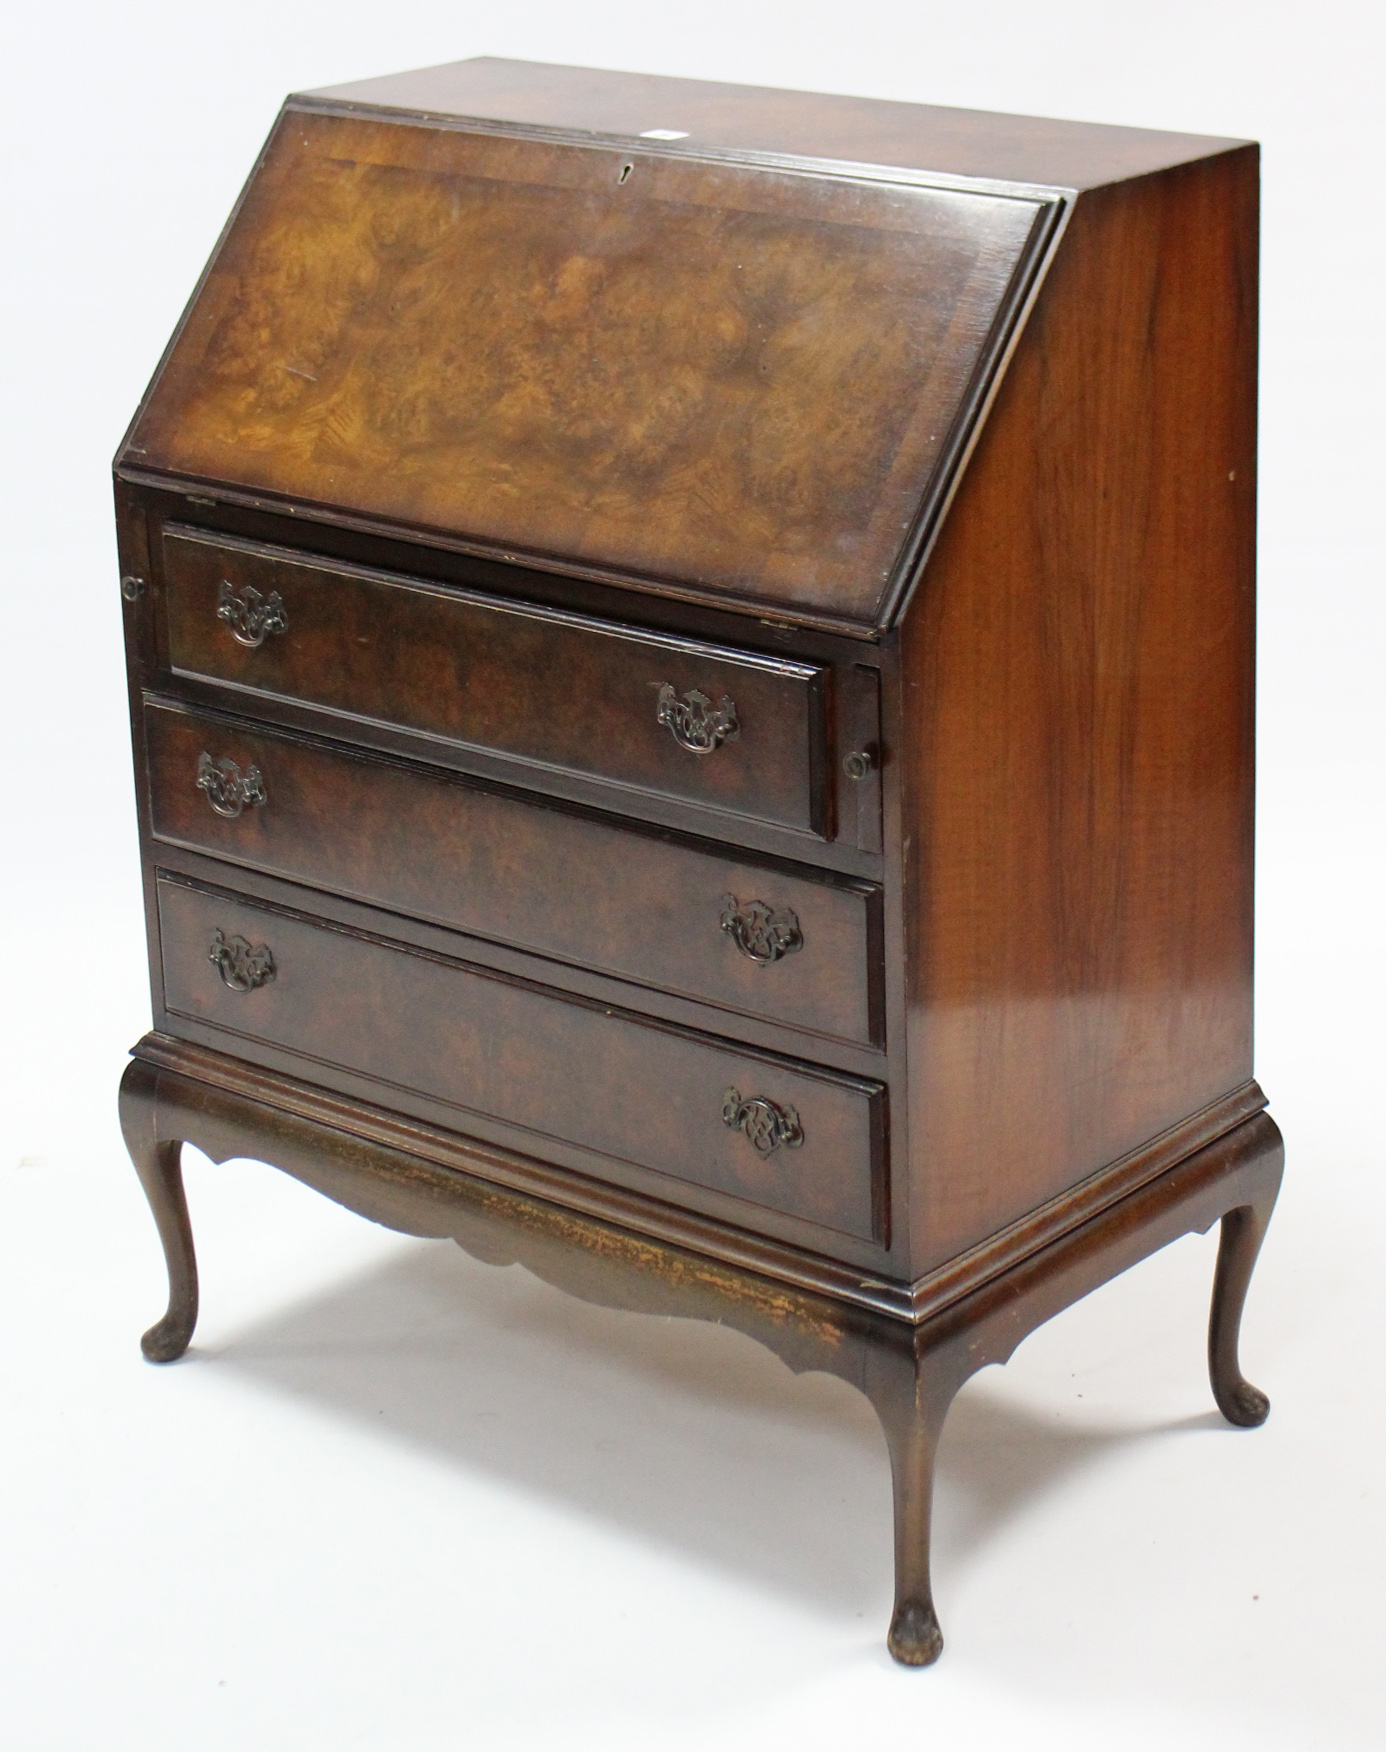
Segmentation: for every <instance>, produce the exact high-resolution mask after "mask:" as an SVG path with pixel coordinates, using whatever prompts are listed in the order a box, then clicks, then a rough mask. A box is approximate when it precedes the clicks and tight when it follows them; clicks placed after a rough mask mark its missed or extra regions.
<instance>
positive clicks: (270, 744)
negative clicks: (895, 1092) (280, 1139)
mask: <svg viewBox="0 0 1386 1752" xmlns="http://www.w3.org/2000/svg"><path fill="white" fill-rule="evenodd" d="M145 725H146V731H147V737H148V750H149V781H150V812H151V824H152V827H153V831H154V834H155V836H156V838H158V839H161V840H164V841H167V842H169V843H171V844H176V845H182V846H187V847H189V848H190V849H191V850H194V851H200V852H206V853H208V854H210V855H211V856H213V857H217V858H224V859H228V860H231V861H233V862H235V863H239V864H244V865H247V866H249V867H251V868H253V869H256V870H262V871H265V872H267V873H269V874H273V875H277V876H283V877H286V878H288V879H289V880H291V881H298V882H303V883H306V884H308V885H309V886H311V887H313V888H319V889H324V890H327V891H328V892H330V893H335V894H341V895H345V896H348V897H350V898H352V899H356V900H363V901H367V902H369V903H371V904H373V905H376V906H381V907H386V908H388V909H390V910H391V911H394V912H401V913H406V914H409V915H411V916H413V917H416V918H421V919H426V920H429V921H432V922H434V923H437V924H441V925H446V926H450V927H453V928H455V929H458V930H462V931H466V932H468V933H470V934H472V935H475V936H479V937H486V938H490V939H492V940H494V941H497V942H501V943H507V944H513V945H515V946H516V947H518V948H522V949H528V950H531V951H533V952H535V953H537V954H540V955H544V956H549V957H552V958H554V959H557V960H560V961H566V962H569V963H571V964H573V965H574V966H578V967H583V968H589V969H591V970H593V971H596V972H601V973H608V974H613V975H615V976H617V977H618V978H621V979H628V980H633V981H636V982H638V983H639V984H642V985H646V986H652V987H655V988H657V989H659V990H662V991H668V992H673V993H676V994H678V995H680V996H683V997H688V998H693V999H695V1000H698V1001H701V1002H704V1003H711V1004H716V1005H718V1006H719V1007H721V1008H724V1009H729V1010H734V1011H739V1012H742V1013H744V1014H746V1015H750V1016H760V1017H765V1018H767V1019H768V1020H771V1021H775V1022H781V1023H784V1024H787V1025H788V1026H790V1027H794V1028H802V1029H806V1030H808V1031H809V1032H812V1033H814V1034H820V1035H824V1036H826V1037H828V1038H830V1039H840V1040H844V1041H850V1042H852V1043H854V1044H860V1045H879V1044H881V1040H882V1020H881V1003H880V999H879V995H878V994H877V993H876V992H875V991H874V982H873V980H872V977H871V969H872V967H873V966H874V965H875V964H876V962H877V960H878V959H879V958H878V957H877V956H876V955H875V954H874V953H873V942H872V939H873V936H874V934H875V931H876V929H877V920H878V909H879V905H880V891H879V889H877V888H876V887H875V886H874V885H873V884H871V883H868V882H865V881H859V880H856V879H853V878H844V877H824V878H820V877H810V876H807V875H799V874H794V873H792V872H791V871H789V870H786V869H784V868H783V867H780V866H777V865H772V864H764V863H759V862H753V861H750V860H745V859H739V858H729V857H726V856H725V855H723V854H721V853H719V852H718V851H717V850H715V849H713V848H702V847H700V846H698V845H695V844H690V843H688V842H686V841H683V840H678V839H674V838H671V837H669V836H667V835H662V834H660V833H658V832H657V831H656V830H650V829H644V830H642V829H632V828H627V827H621V826H616V825H615V824H613V823H611V822H608V821H606V820H604V819H602V818H600V817H597V816H593V815H588V814H585V813H581V812H578V811H574V810H571V809H568V808H565V807H561V806H556V805H550V804H546V803H542V802H530V801H525V800H521V799H520V798H517V797H515V796H513V795H511V794H508V793H506V792H502V791H496V790H492V789H489V788H487V787H484V786H481V785H478V784H475V783H473V782H471V781H468V780H465V779H462V778H459V777H455V776H453V775H451V774H444V773H441V772H439V771H437V770H435V769H430V768H421V767H415V766H410V765H406V764H404V763H402V762H398V761H393V760H389V759H386V758H382V757H378V756H368V755H364V754H360V753H357V752H355V751H350V752H349V751H347V750H345V749H341V748H336V747H332V746H328V745H324V744H321V743H318V742H313V741H308V740H304V739H302V738H299V737H296V736H292V735H289V734H286V733H282V732H279V731H269V730H266V729H264V728H262V727H261V726H258V725H254V726H251V725H246V724H244V723H242V722H240V721H239V720H235V719H223V718H220V717H214V716H211V715H208V714H203V713H198V712H191V711H187V710H184V709H182V708H178V707H173V706H165V705H155V704H150V705H147V706H146V707H145Z"/></svg>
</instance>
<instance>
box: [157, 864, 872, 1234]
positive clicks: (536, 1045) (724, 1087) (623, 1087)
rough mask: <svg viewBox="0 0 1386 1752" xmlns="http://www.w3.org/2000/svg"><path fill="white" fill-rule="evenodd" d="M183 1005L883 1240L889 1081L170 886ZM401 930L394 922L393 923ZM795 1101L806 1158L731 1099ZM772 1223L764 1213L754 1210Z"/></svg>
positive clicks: (166, 947) (164, 904) (162, 899)
mask: <svg viewBox="0 0 1386 1752" xmlns="http://www.w3.org/2000/svg"><path fill="white" fill-rule="evenodd" d="M159 921H160V936H161V943H162V955H163V973H164V988H165V993H166V1002H167V1006H168V1009H169V1011H170V1012H171V1013H172V1014H174V1015H183V1016H187V1017H190V1018H192V1019H193V1020H195V1021H199V1022H202V1023H205V1024H210V1025H211V1026H213V1027H215V1028H219V1029H222V1030H225V1031H226V1032H227V1044H228V1047H229V1048H230V1049H231V1050H233V1051H234V1050H236V1049H237V1044H238V1039H239V1041H241V1042H244V1043H246V1044H245V1045H242V1046H241V1047H240V1050H241V1052H242V1053H243V1054H246V1053H247V1048H248V1056H250V1057H252V1058H253V1057H254V1044H253V1043H254V1042H256V1041H265V1042H268V1043H270V1044H272V1045H275V1046H279V1047H285V1048H288V1049H290V1050H291V1051H293V1052H294V1053H296V1054H299V1055H302V1058H303V1061H304V1063H305V1065H306V1067H308V1068H309V1069H311V1066H312V1064H313V1062H314V1061H317V1062H319V1063H321V1064H323V1065H325V1066H329V1067H330V1066H338V1067H341V1068H342V1069H344V1070H348V1071H359V1072H364V1073H365V1074H367V1075H368V1076H369V1077H371V1078H373V1079H374V1080H375V1081H376V1083H377V1086H378V1087H379V1089H380V1095H381V1100H382V1102H383V1104H385V1105H393V1104H394V1103H396V1102H402V1104H403V1110H404V1111H406V1112H407V1111H408V1110H409V1092H410V1091H415V1090H416V1091H419V1092H420V1093H422V1094H424V1095H428V1096H433V1097H436V1098H438V1099H439V1100H442V1101H445V1102H448V1103H450V1104H452V1105H453V1106H454V1108H455V1109H456V1110H457V1116H458V1128H459V1129H460V1130H464V1131H465V1130H466V1115H467V1113H468V1112H472V1113H476V1114H480V1115H482V1116H486V1117H490V1118H493V1119H498V1120H502V1121H504V1122H506V1123H507V1124H508V1125H510V1126H513V1127H515V1128H517V1129H518V1130H519V1131H520V1132H521V1133H526V1134H528V1137H529V1140H530V1145H531V1148H532V1149H534V1150H535V1151H536V1152H538V1153H540V1154H542V1153H543V1150H544V1148H545V1143H546V1140H548V1139H563V1140H566V1141H568V1142H571V1143H574V1144H577V1145H579V1146H581V1147H582V1148H584V1149H586V1150H589V1151H592V1152H594V1153H595V1154H596V1155H597V1156H599V1157H607V1158H610V1159H612V1160H613V1162H614V1163H616V1164H620V1163H623V1162H628V1163H632V1164H634V1165H635V1166H637V1167H640V1168H646V1169H651V1170H653V1171H655V1172H656V1173H658V1174H661V1175H664V1176H667V1177H668V1180H669V1183H670V1194H671V1196H677V1185H676V1183H677V1182H679V1181H685V1182H687V1181H691V1182H693V1183H694V1184H696V1185H699V1186H703V1187H708V1188H711V1189H713V1190H715V1191H718V1192H722V1193H727V1194H730V1195H732V1196H733V1197H735V1198H736V1199H739V1200H741V1201H744V1206H745V1207H753V1206H763V1207H765V1208H766V1209H768V1210H770V1211H776V1212H783V1213H785V1214H786V1215H789V1216H792V1217H797V1218H800V1219H802V1220H805V1221H807V1222H811V1223H814V1224H816V1225H818V1226H819V1227H821V1228H823V1229H826V1230H838V1231H840V1232H841V1233H843V1234H846V1235H851V1236H854V1237H856V1238H858V1239H861V1240H881V1239H882V1238H883V1236H882V1227H883V1221H884V1202H883V1199H882V1197H881V1193H882V1191H883V1187H882V1184H881V1182H882V1176H883V1175H884V1172H885V1163H884V1160H883V1156H882V1152H881V1149H880V1143H879V1131H880V1115H879V1109H880V1106H881V1104H882V1102H883V1100H884V1092H883V1091H882V1090H881V1088H880V1086H879V1085H877V1084H873V1083H871V1082H867V1081H864V1080H862V1079H860V1078H849V1077H844V1076H837V1075H834V1074H832V1073H830V1072H826V1071H818V1070H816V1069H815V1068H814V1067H812V1066H808V1065H802V1066H800V1065H794V1064H791V1063H788V1062H786V1061H783V1060H774V1059H771V1058H769V1057H768V1056H765V1055H757V1054H753V1053H751V1052H749V1051H738V1050H737V1049H736V1048H735V1047H734V1046H732V1045H731V1044H730V1043H728V1042H723V1041H718V1040H714V1039H708V1038H701V1037H699V1036H696V1035H692V1034H689V1033H687V1032H684V1031H681V1030H674V1029H671V1028H667V1027H659V1026H657V1025H654V1024H651V1023H645V1022H641V1021H639V1020H638V1019H636V1018H635V1017H633V1016H630V1015H626V1014H622V1013H620V1012H613V1011H611V1010H609V1009H603V1008H600V1007H599V1006H597V1005H595V1004H589V1003H583V1002H579V1001H577V1000H574V999H568V998H563V997H561V996H560V995H559V994H558V993H556V992H552V991H549V990H547V989H545V988H542V987H539V986H535V985H532V984H530V983H528V982H523V981H519V980H514V979H507V978H505V977H503V976H500V975H498V974H495V973H492V972H490V971H488V970H485V969H481V968H478V967H475V966H469V965H466V964H464V963H462V962H460V961H455V960H451V959H448V958H444V957H442V956H438V955H427V954H424V953H422V952H420V951H418V950H413V949H406V948H404V947H403V946H401V945H398V944H396V943H393V942H391V941H389V940H388V939H382V938H377V937H372V936H366V935H363V934H361V933H359V932H356V931H348V930H346V929H345V928H343V927H341V926H327V925H325V924H322V923H319V922H316V921H314V920H313V919H311V918H309V917H305V916H302V915H295V914H291V913H287V912H283V911H273V910H270V909H269V908H266V907H262V906H255V905H251V904H249V903H247V902H246V901H244V900H240V899H237V898H236V897H235V896H234V895H228V894H221V893H216V892H209V891H206V890H203V889H201V888H197V887H193V886H191V885H187V884H184V883H180V882H174V881H171V880H167V879H164V880H161V881H160V883H159ZM382 923H383V924H386V925H388V920H382ZM216 931H221V932H222V933H223V935H224V936H225V937H226V938H227V939H230V938H232V937H233V936H238V937H241V938H242V939H244V941H245V942H247V943H249V944H250V945H251V946H252V947H253V948H259V947H260V946H261V945H262V944H263V945H265V946H266V947H267V948H268V950H269V952H270V954H271V957H272V959H273V962H274V973H273V976H272V978H270V979H269V980H268V981H267V983H265V984H262V985H260V986H259V987H258V988H257V989H255V990H252V991H248V992H240V991H233V990H231V989H230V988H229V987H228V986H227V985H226V984H225V982H224V981H223V979H222V977H221V975H220V974H219V973H218V970H217V968H216V967H215V966H214V965H213V964H212V962H211V961H210V959H209V956H208V949H209V945H210V943H211V941H212V939H213V935H214V933H215V932H216ZM732 1088H735V1089H736V1090H738V1091H739V1093H740V1095H741V1096H743V1097H745V1098H748V1099H749V1098H756V1097H759V1098H763V1099H766V1100H770V1101H773V1102H775V1103H777V1104H779V1105H780V1106H781V1107H785V1108H793V1109H794V1111H795V1113H796V1114H797V1116H798V1121H799V1124H800V1126H801V1128H802V1134H803V1135H802V1142H801V1143H800V1144H799V1145H798V1147H793V1148H791V1147H788V1146H782V1147H780V1148H778V1149H776V1150H774V1152H773V1153H771V1154H770V1155H768V1156H761V1155H758V1154H757V1152H756V1150H755V1149H754V1148H753V1147H752V1145H751V1143H750V1141H749V1139H748V1137H747V1136H746V1134H745V1133H744V1132H743V1131H739V1130H734V1129H732V1128H731V1127H729V1126H728V1125H727V1124H726V1123H724V1120H723V1106H724V1102H725V1099H726V1095H727V1091H728V1090H729V1089H732ZM745 1214H746V1220H747V1222H748V1224H749V1225H750V1226H754V1222H755V1218H754V1213H753V1211H752V1210H750V1209H749V1208H747V1209H746V1212H745Z"/></svg>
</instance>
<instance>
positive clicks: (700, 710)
mask: <svg viewBox="0 0 1386 1752" xmlns="http://www.w3.org/2000/svg"><path fill="white" fill-rule="evenodd" d="M655 722H656V724H663V725H664V726H665V728H666V729H667V730H668V731H669V733H670V735H671V736H672V737H673V738H674V741H675V742H677V743H678V745H679V747H680V748H686V749H687V750H688V752H689V753H690V754H711V753H712V751H713V750H714V749H715V748H720V747H721V745H722V744H723V743H724V742H735V741H736V739H737V737H738V736H740V734H741V726H740V724H738V723H737V721H736V703H735V701H734V700H733V699H732V698H731V696H730V695H729V694H723V695H722V697H721V699H720V700H718V702H717V704H716V706H714V705H713V703H712V701H711V700H710V699H709V698H708V697H707V695H706V694H705V693H699V692H698V690H697V688H693V689H692V690H691V691H690V692H689V693H686V694H684V696H683V698H682V699H680V698H679V696H678V694H676V693H675V692H674V685H673V683H672V682H669V681H666V682H662V683H661V684H660V689H659V702H658V709H657V710H656V712H655Z"/></svg>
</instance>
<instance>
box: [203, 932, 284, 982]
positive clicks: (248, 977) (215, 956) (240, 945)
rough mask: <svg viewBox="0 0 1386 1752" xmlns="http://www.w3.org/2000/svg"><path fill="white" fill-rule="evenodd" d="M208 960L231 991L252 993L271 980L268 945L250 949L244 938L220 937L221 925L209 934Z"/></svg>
mask: <svg viewBox="0 0 1386 1752" xmlns="http://www.w3.org/2000/svg"><path fill="white" fill-rule="evenodd" d="M207 959H208V961H210V962H211V963H212V965H213V967H215V968H216V969H217V971H218V972H219V973H220V974H221V978H222V983H223V984H224V985H228V986H230V988H231V990H232V991H233V992H253V991H254V990H255V988H256V986H262V985H268V984H269V982H270V981H271V980H272V979H273V978H274V957H273V955H271V954H270V949H269V944H268V943H257V944H255V945H254V947H252V946H251V945H250V944H249V943H248V942H246V940H245V938H244V937H227V936H223V934H222V931H221V927H220V926H218V927H217V929H216V930H215V931H213V932H212V946H211V948H210V949H208V951H207Z"/></svg>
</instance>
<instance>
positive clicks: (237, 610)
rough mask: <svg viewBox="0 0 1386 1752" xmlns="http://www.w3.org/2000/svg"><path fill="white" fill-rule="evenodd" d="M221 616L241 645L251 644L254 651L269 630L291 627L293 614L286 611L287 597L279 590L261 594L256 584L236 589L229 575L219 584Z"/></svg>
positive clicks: (285, 630)
mask: <svg viewBox="0 0 1386 1752" xmlns="http://www.w3.org/2000/svg"><path fill="white" fill-rule="evenodd" d="M217 619H218V620H219V621H225V622H226V624H227V626H228V627H230V629H231V636H232V638H233V639H235V641H236V643H237V644H238V645H248V646H249V647H250V649H251V650H252V651H253V650H255V649H256V648H257V647H258V646H260V645H263V644H264V642H265V635H266V634H267V633H283V632H287V631H288V627H289V617H288V616H287V615H286V614H285V613H284V599H283V597H282V596H280V594H279V592H278V591H277V590H271V591H270V593H269V595H268V596H261V594H260V592H259V591H258V590H257V589H255V587H254V585H252V584H247V585H246V587H245V589H244V590H242V591H241V592H240V594H239V595H237V593H236V588H235V586H234V585H233V584H232V583H231V580H230V579H229V578H223V579H222V581H221V583H220V584H219V585H218V586H217Z"/></svg>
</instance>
